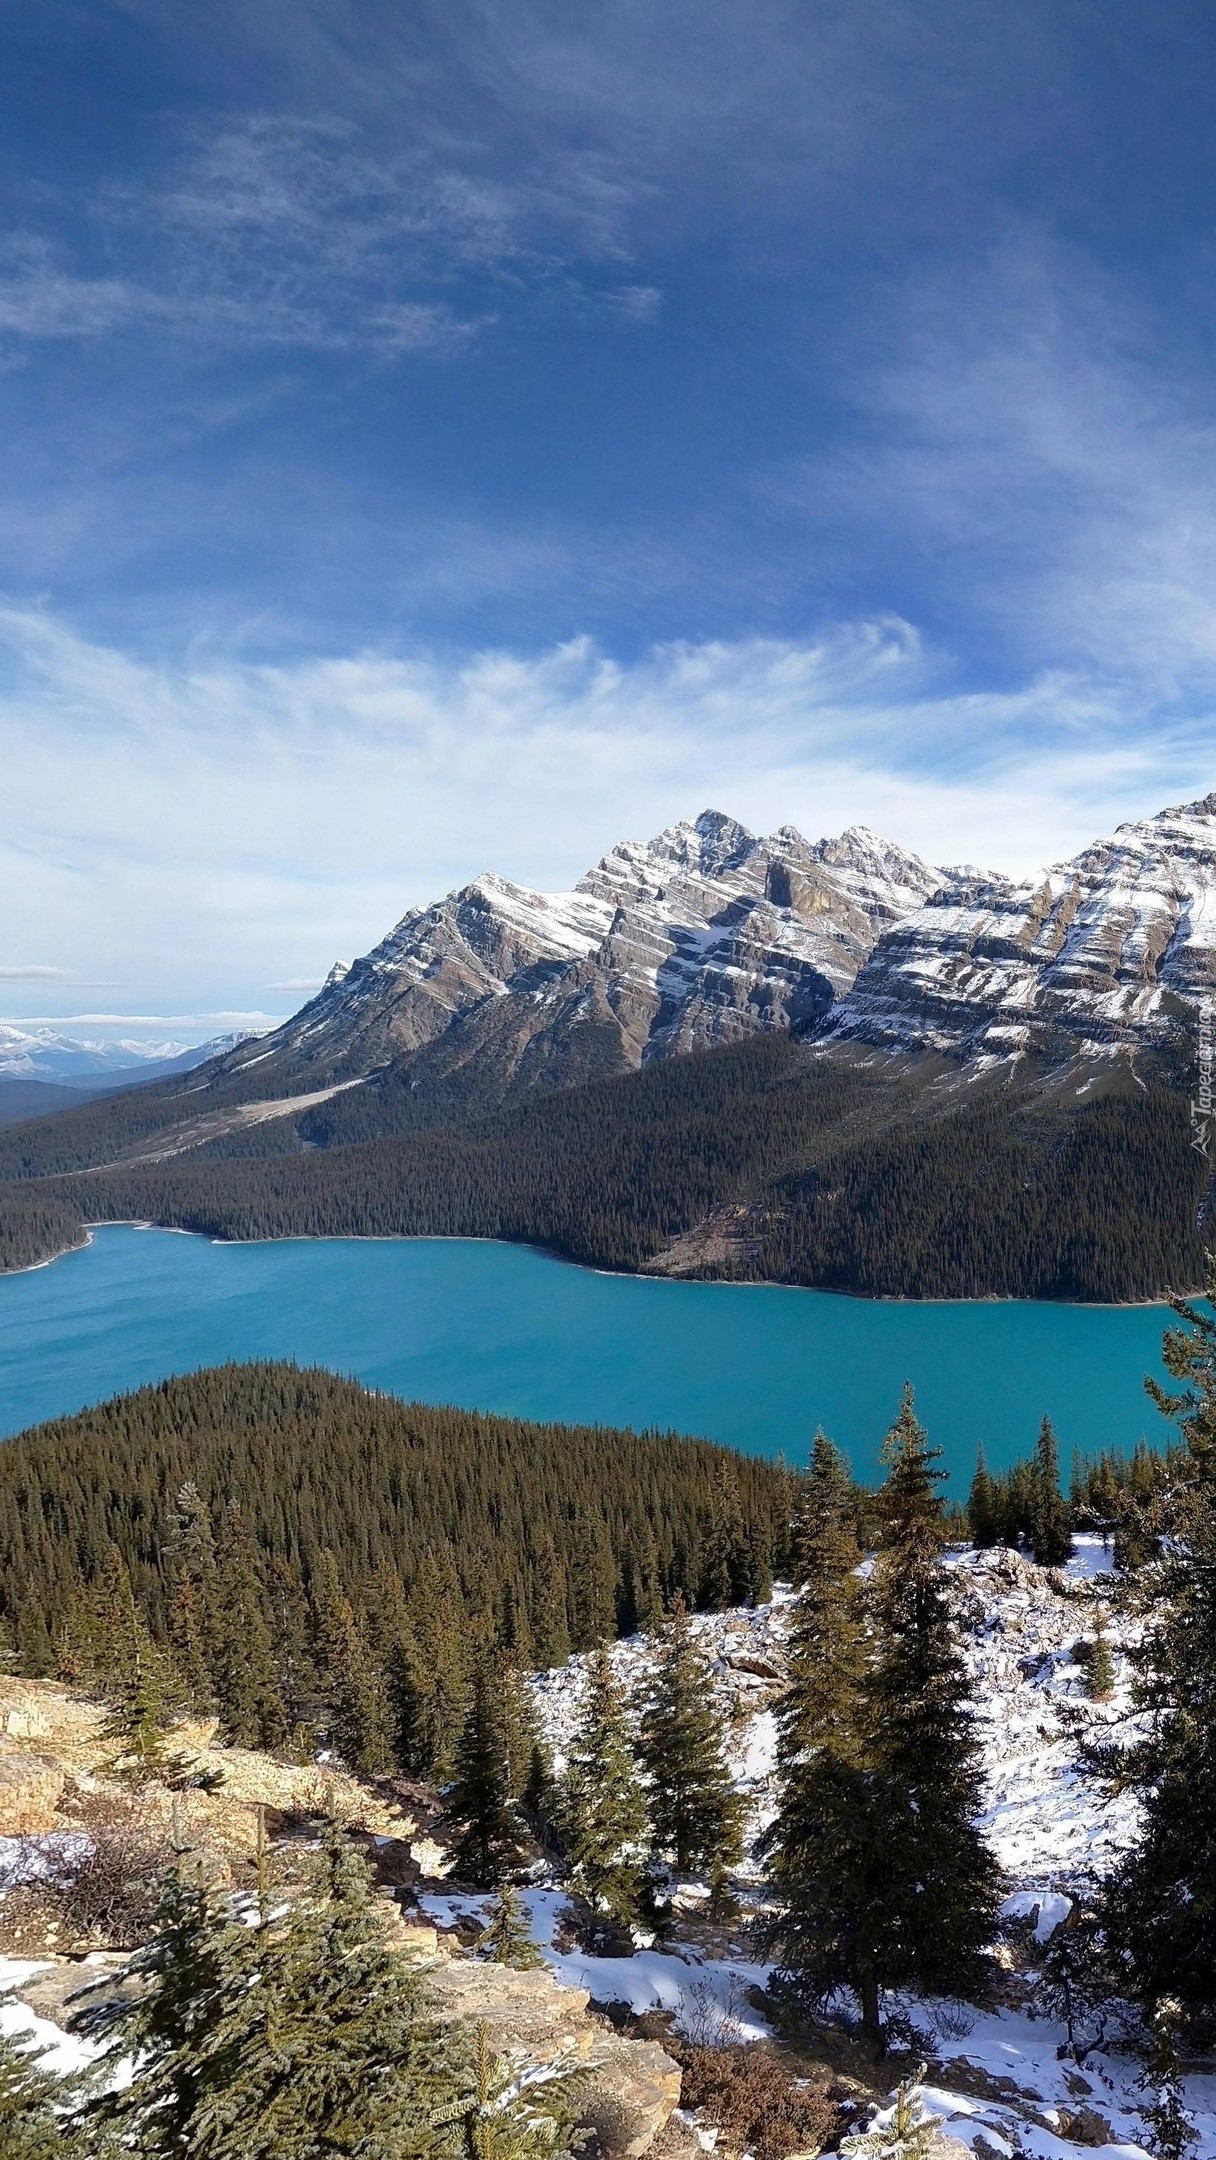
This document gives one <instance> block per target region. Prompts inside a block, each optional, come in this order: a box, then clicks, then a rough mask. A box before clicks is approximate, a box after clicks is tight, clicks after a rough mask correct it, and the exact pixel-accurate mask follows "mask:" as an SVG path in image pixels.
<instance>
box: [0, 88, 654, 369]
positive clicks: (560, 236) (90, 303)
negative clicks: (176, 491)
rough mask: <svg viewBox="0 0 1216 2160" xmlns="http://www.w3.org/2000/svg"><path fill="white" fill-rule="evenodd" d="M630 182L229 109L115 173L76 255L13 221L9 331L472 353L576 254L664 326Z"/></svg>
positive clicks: (5, 332)
mask: <svg viewBox="0 0 1216 2160" xmlns="http://www.w3.org/2000/svg"><path fill="white" fill-rule="evenodd" d="M626 193H627V191H626V190H624V189H623V188H622V187H620V186H619V185H614V184H613V183H612V182H610V181H609V180H608V179H607V177H606V176H605V175H603V174H601V173H599V172H598V171H597V169H596V162H595V160H594V159H592V158H588V159H585V160H581V161H580V160H578V159H568V160H566V161H565V163H564V168H563V173H562V179H561V183H560V184H558V183H557V182H556V180H555V177H554V175H553V174H552V173H547V174H545V175H543V176H539V175H534V176H531V177H529V176H527V175H525V174H519V175H515V176H513V177H512V178H511V179H510V180H509V181H507V180H504V179H502V178H499V177H496V176H495V175H494V174H492V173H490V174H478V173H475V172H471V171H467V170H462V169H461V168H460V167H459V166H453V165H450V164H445V163H444V162H443V161H442V159H441V158H440V157H438V156H437V155H436V153H435V152H434V151H432V150H428V149H426V148H422V147H416V148H412V149H408V150H401V149H397V148H394V147H386V146H385V144H384V143H383V141H382V140H378V141H377V140H373V139H372V138H369V137H368V136H367V135H366V134H365V132H364V131H363V130H362V129H361V128H360V127H359V126H358V125H357V124H355V123H353V122H350V121H347V120H344V119H341V118H336V117H333V116H321V117H309V118H299V117H295V116H292V115H284V114H274V113H261V114H259V113H255V114H252V115H242V116H232V115H228V116H217V117H215V118H213V119H211V120H210V121H208V122H202V121H199V122H196V123H195V124H194V125H193V126H192V127H191V129H190V130H189V132H188V136H187V139H186V142H185V145H184V147H183V149H182V150H181V152H180V154H179V156H178V158H177V160H176V162H175V163H174V164H173V165H172V166H171V167H170V168H169V169H168V171H166V172H165V173H164V174H163V175H162V176H161V177H159V178H156V179H153V180H151V181H148V180H143V181H141V182H140V183H139V184H138V185H136V184H134V183H129V182H128V183H117V182H111V183H109V184H108V185H106V186H103V187H102V188H101V189H100V190H99V191H98V193H97V195H96V197H95V198H94V200H93V202H92V204H91V205H90V211H89V217H88V220H87V222H86V226H85V234H86V239H85V240H82V241H79V242H78V243H77V246H76V248H75V250H74V251H73V250H72V249H71V248H69V246H68V244H67V243H66V242H65V241H64V240H63V239H62V238H57V239H53V238H51V237H48V235H47V234H45V233H42V232H39V231H27V232H17V233H15V234H13V235H11V236H10V237H9V239H8V240H7V241H6V243H5V244H4V247H3V249H0V339H3V338H5V337H7V338H8V339H9V340H10V341H11V340H27V341H30V342H39V341H48V340H69V339H83V340H97V339H101V338H104V337H107V336H109V335H112V334H117V333H121V332H143V333H146V334H153V335H161V336H176V337H179V338H190V339H201V340H204V341H205V342H206V343H207V344H208V345H210V346H213V347H223V346H235V347H238V348H239V347H245V348H251V349H253V348H258V347H262V348H271V347H281V348H284V349H297V350H300V351H305V352H313V353H333V354H342V353H357V352H363V353H366V354H368V355H370V356H372V357H374V358H375V359H377V360H380V361H384V360H391V359H395V358H398V357H400V356H402V355H404V354H407V353H411V352H418V353H432V354H444V353H447V354H454V353H456V352H458V351H459V350H460V349H461V348H462V347H464V346H466V345H468V344H469V343H470V342H471V341H472V340H474V339H476V338H477V337H478V336H479V335H480V334H481V333H482V332H483V331H485V330H486V329H487V328H489V327H490V326H491V325H492V324H493V323H494V321H495V320H496V319H497V314H498V310H499V308H500V307H502V306H503V305H508V306H511V305H517V304H518V302H519V299H520V297H521V295H523V294H525V293H526V292H528V291H529V290H532V289H535V288H537V287H542V288H543V287H552V288H553V289H554V290H555V291H557V292H560V291H561V289H562V288H563V286H564V285H568V284H569V282H570V280H571V276H572V267H571V266H572V263H573V261H574V259H575V257H576V256H577V257H578V258H580V259H581V260H584V261H588V262H592V263H599V264H602V265H607V266H608V268H609V272H610V274H609V275H608V277H607V279H606V281H603V282H602V284H601V283H597V284H595V285H593V286H587V285H586V283H585V282H583V283H581V284H579V290H580V291H581V292H582V294H583V296H584V297H591V298H594V299H595V300H596V302H597V303H598V304H602V305H604V306H606V307H608V308H611V309H613V310H614V311H616V312H617V313H619V314H620V315H622V316H625V317H627V318H629V319H631V320H634V321H637V322H642V323H644V322H651V321H653V320H654V319H655V316H656V314H657V311H658V307H659V304H660V300H661V295H660V293H659V292H658V290H657V288H656V287H654V286H652V285H648V284H643V283H638V282H633V281H631V280H630V278H629V275H628V269H627V267H625V269H624V271H623V272H622V269H621V265H626V266H627V262H628V251H627V249H626V248H625V246H624V242H623V239H622V213H623V201H624V197H625V195H626ZM89 233H91V234H92V236H93V238H94V240H95V241H96V243H97V248H98V250H99V252H100V254H101V255H102V256H103V257H104V259H105V261H106V262H107V264H108V265H111V266H113V267H110V268H108V269H107V270H106V272H105V273H104V274H102V273H101V272H99V271H98V270H97V269H95V268H93V267H91V266H90V263H89V261H88V254H89V248H88V246H87V236H88V234H89ZM577 282H578V281H577V280H576V283H577Z"/></svg>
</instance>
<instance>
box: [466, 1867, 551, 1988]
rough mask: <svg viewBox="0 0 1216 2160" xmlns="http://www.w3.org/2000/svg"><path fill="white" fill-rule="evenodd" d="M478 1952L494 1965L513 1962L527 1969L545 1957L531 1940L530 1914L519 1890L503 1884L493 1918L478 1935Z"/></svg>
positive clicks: (495, 1904)
mask: <svg viewBox="0 0 1216 2160" xmlns="http://www.w3.org/2000/svg"><path fill="white" fill-rule="evenodd" d="M476 1947H477V1952H478V1955H479V1956H480V1957H483V1958H488V1959H489V1961H490V1963H491V1964H493V1965H513V1966H514V1967H515V1969H516V1971H517V1972H528V1971H530V1970H531V1969H532V1968H533V1967H534V1966H537V1965H542V1964H543V1963H544V1959H543V1958H542V1957H541V1954H540V1951H539V1950H538V1949H537V1947H536V1944H535V1943H534V1942H533V1940H532V1932H531V1929H530V1927H529V1925H528V1916H527V1914H526V1913H525V1911H524V1908H523V1900H522V1899H521V1897H520V1895H519V1892H518V1891H517V1890H515V1889H513V1888H512V1887H511V1885H510V1883H504V1884H503V1886H502V1888H501V1889H500V1890H499V1892H498V1895H497V1897H496V1898H495V1900H494V1903H493V1906H492V1907H491V1910H490V1918H489V1921H488V1923H487V1925H486V1927H485V1928H484V1929H483V1931H482V1933H481V1934H480V1935H479V1936H478V1938H477V1945H476Z"/></svg>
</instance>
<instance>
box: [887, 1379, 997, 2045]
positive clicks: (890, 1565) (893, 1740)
mask: <svg viewBox="0 0 1216 2160" xmlns="http://www.w3.org/2000/svg"><path fill="white" fill-rule="evenodd" d="M940 1453H941V1451H940V1449H932V1448H930V1447H929V1444H928V1440H927V1437H926V1434H925V1431H924V1428H923V1427H922V1426H921V1424H920V1423H919V1421H918V1420H917V1417H916V1413H915V1409H914V1406H913V1398H912V1390H911V1388H910V1387H906V1388H905V1389H904V1399H903V1403H902V1405H901V1408H900V1413H899V1416H898V1418H897V1419H896V1422H895V1424H894V1426H893V1427H892V1429H891V1431H890V1433H889V1434H888V1436H887V1441H886V1445H885V1456H886V1461H887V1464H888V1475H887V1482H886V1485H885V1486H884V1488H883V1491H882V1494H881V1495H880V1500H881V1504H882V1508H883V1513H884V1515H885V1537H884V1546H883V1550H882V1552H881V1553H880V1555H879V1557H878V1561H877V1563H876V1566H875V1571H874V1580H873V1596H872V1607H871V1611H872V1622H873V1627H874V1633H875V1655H874V1658H873V1661H872V1663H871V1665H870V1667H869V1669H868V1671H867V1675H866V1683H865V1694H866V1698H867V1707H868V1724H869V1731H870V1735H871V1748H872V1762H873V1766H874V1773H875V1776H874V1798H875V1805H876V1808H877V1822H878V1824H879V1826H880V1828H881V1838H882V1848H883V1853H884V1856H885V1861H886V1867H887V1872H888V1881H887V1887H886V1891H885V1894H884V1896H883V1901H882V1914H881V1931H880V1935H879V1939H878V1942H877V1944H876V1948H877V1956H876V1958H875V1959H874V1961H873V1963H872V1966H871V1969H870V1971H869V1973H868V1974H866V1975H865V1980H866V1989H865V2001H864V2008H865V2011H866V2023H867V2026H868V2028H869V2029H870V2030H873V2029H874V2028H875V2026H876V2023H877V2019H878V2015H879V2006H878V1995H879V1991H880V1990H881V1989H882V1988H887V1987H893V1986H908V1985H911V1986H914V1987H918V1988H920V1989H923V1990H925V1991H926V1992H936V1993H942V1994H959V1993H963V1992H965V1991H966V1989H967V1988H968V1987H969V1986H970V1985H971V1984H972V1982H973V1981H974V1980H975V1978H976V1977H977V1973H978V1968H979V1961H980V1954H981V1952H982V1951H983V1950H984V1948H985V1946H986V1945H987V1944H988V1943H989V1942H991V1940H992V1935H993V1930H994V1928H995V1924H996V1914H997V1906H998V1903H999V1899H1000V1878H999V1873H998V1870H997V1866H996V1862H995V1860H994V1859H993V1856H992V1854H991V1852H990V1851H989V1849H988V1846H987V1844H986V1843H985V1841H984V1839H983V1837H982V1835H981V1833H980V1831H979V1830H978V1829H977V1827H976V1817H977V1815H978V1814H979V1812H980V1808H981V1806H982V1804H983V1781H982V1773H981V1764H980V1751H979V1745H978V1741H977V1738H976V1734H975V1729H974V1724H973V1711H972V1693H971V1685H970V1681H969V1679H968V1675H967V1670H966V1666H965V1665H964V1663H963V1659H962V1656H961V1653H960V1651H959V1648H958V1643H957V1640H956V1635H955V1627H954V1621H953V1618H952V1615H951V1611H950V1605H949V1600H948V1596H947V1591H946V1584H945V1581H944V1579H943V1575H942V1570H941V1559H942V1553H943V1550H944V1547H945V1542H946V1530H945V1524H944V1520H943V1517H944V1508H943V1503H942V1499H941V1495H940V1493H939V1492H938V1491H937V1490H936V1489H935V1488H936V1486H937V1485H938V1483H939V1482H940V1480H941V1478H942V1477H943V1475H944V1473H943V1472H942V1471H941V1470H939V1469H938V1468H937V1467H936V1464H937V1461H938V1459H939V1458H940Z"/></svg>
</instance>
